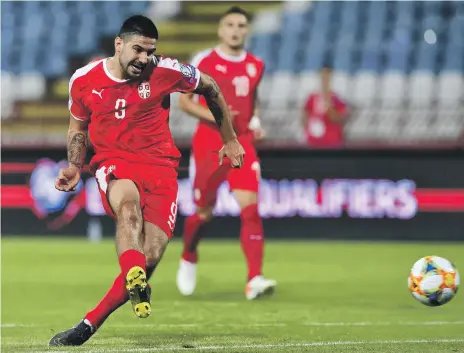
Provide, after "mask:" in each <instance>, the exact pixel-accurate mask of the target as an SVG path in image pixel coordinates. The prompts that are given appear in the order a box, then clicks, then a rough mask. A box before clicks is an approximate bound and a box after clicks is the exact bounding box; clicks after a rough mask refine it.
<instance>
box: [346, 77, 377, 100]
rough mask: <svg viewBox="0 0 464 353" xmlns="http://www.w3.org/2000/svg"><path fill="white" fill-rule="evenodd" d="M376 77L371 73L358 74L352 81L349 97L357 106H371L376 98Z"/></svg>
mask: <svg viewBox="0 0 464 353" xmlns="http://www.w3.org/2000/svg"><path fill="white" fill-rule="evenodd" d="M377 80H378V77H377V75H376V74H374V73H372V72H361V73H358V74H357V75H356V76H355V77H354V80H353V92H352V96H351V97H349V99H351V100H352V101H353V102H354V103H355V104H356V105H357V106H361V107H362V106H371V105H372V104H373V103H374V100H375V99H376V97H377Z"/></svg>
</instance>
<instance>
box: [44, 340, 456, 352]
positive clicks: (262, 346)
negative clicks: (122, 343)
mask: <svg viewBox="0 0 464 353" xmlns="http://www.w3.org/2000/svg"><path fill="white" fill-rule="evenodd" d="M413 343H416V344H417V343H464V338H455V339H435V340H404V341H399V340H392V341H388V340H385V341H333V342H304V343H282V344H243V345H232V346H198V347H192V348H184V347H153V348H127V349H125V348H121V347H120V348H117V349H93V350H88V351H86V352H87V353H112V352H134V353H137V352H172V351H181V350H186V351H187V350H188V351H201V350H203V351H206V350H217V351H218V350H228V349H239V350H240V349H243V350H248V349H268V348H304V347H306V348H307V347H324V346H365V345H381V344H413ZM50 351H51V350H49V351H47V353H48V352H50ZM53 352H57V353H58V352H59V353H67V352H68V351H53ZM36 353H45V352H36Z"/></svg>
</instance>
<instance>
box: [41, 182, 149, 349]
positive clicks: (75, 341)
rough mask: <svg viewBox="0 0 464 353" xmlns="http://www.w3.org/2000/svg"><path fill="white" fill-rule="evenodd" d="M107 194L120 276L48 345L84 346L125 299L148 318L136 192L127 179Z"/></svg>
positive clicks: (144, 262)
mask: <svg viewBox="0 0 464 353" xmlns="http://www.w3.org/2000/svg"><path fill="white" fill-rule="evenodd" d="M107 192H108V196H109V197H108V199H109V204H110V206H111V208H112V210H114V214H115V218H116V223H117V230H116V248H117V253H118V256H119V263H120V267H121V273H120V275H119V276H118V277H117V278H116V280H115V281H114V283H113V286H112V287H111V289H110V290H109V292H108V293H107V294H106V296H105V297H104V298H103V300H102V301H101V302H100V304H99V305H98V306H97V308H95V309H94V310H92V311H91V312H89V313H88V314H87V315H86V317H85V319H84V320H82V321H81V322H80V323H79V324H77V325H76V326H74V327H73V328H71V329H69V330H67V331H64V332H61V333H59V334H57V335H55V336H54V337H53V338H52V339H51V341H50V345H51V346H78V345H81V344H83V343H84V342H86V341H87V340H88V339H89V338H90V337H91V336H92V335H93V334H94V333H95V331H96V329H97V328H98V327H99V326H100V325H101V324H102V323H103V321H104V320H105V319H106V318H107V317H108V316H109V315H110V314H111V312H113V311H114V310H116V309H117V308H118V307H120V306H121V305H122V304H124V303H125V302H126V301H127V300H128V299H130V300H131V302H132V307H133V310H134V312H135V314H136V315H137V316H138V317H147V316H148V315H150V312H151V304H150V287H149V286H148V284H147V272H146V271H147V266H146V260H147V259H146V257H145V254H144V252H143V246H144V243H143V240H144V239H143V236H142V227H143V219H142V213H141V210H140V195H139V192H138V190H137V187H136V186H135V184H134V183H133V182H132V181H131V180H127V179H123V180H112V181H111V182H110V183H109V186H108V191H107Z"/></svg>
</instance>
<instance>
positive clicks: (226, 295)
mask: <svg viewBox="0 0 464 353" xmlns="http://www.w3.org/2000/svg"><path fill="white" fill-rule="evenodd" d="M273 296H275V293H274V294H273V295H265V296H262V297H260V298H258V299H255V300H259V301H264V300H269V299H271V298H272V297H273ZM187 299H188V300H194V301H215V302H247V301H248V300H246V298H245V294H244V293H240V292H220V291H217V290H216V291H214V290H212V291H210V292H203V293H201V292H200V293H195V294H193V295H191V296H189V297H188V298H187Z"/></svg>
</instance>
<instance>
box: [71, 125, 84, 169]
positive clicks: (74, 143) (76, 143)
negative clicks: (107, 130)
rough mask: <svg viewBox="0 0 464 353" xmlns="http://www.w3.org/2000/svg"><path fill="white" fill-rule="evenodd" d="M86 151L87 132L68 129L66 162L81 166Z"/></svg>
mask: <svg viewBox="0 0 464 353" xmlns="http://www.w3.org/2000/svg"><path fill="white" fill-rule="evenodd" d="M86 152H87V134H85V133H83V132H76V131H70V132H69V134H68V162H69V163H70V164H73V165H75V166H76V167H78V168H82V166H83V165H84V162H85V155H86Z"/></svg>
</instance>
